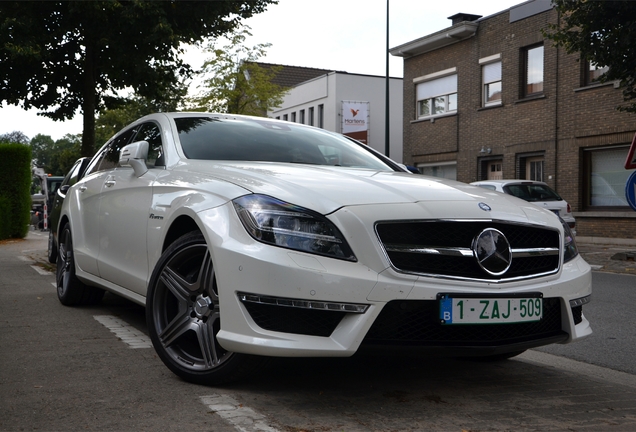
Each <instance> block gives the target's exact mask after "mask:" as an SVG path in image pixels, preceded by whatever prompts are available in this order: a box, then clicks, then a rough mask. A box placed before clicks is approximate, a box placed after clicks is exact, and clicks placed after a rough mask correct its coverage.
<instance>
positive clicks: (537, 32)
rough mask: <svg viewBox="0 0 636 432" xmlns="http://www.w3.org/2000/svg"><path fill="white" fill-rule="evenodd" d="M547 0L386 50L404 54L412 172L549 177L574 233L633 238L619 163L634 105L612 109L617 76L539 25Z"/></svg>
mask: <svg viewBox="0 0 636 432" xmlns="http://www.w3.org/2000/svg"><path fill="white" fill-rule="evenodd" d="M558 18H559V17H558V13H557V11H556V10H554V9H553V8H552V6H551V3H550V1H549V0H534V1H529V2H526V3H522V4H521V5H518V6H516V7H513V8H511V9H508V10H505V11H502V12H499V13H497V14H494V15H491V16H488V17H483V18H482V17H480V16H477V15H468V14H457V15H454V16H451V17H449V19H451V20H452V25H451V27H448V28H446V29H443V30H441V31H439V32H436V33H433V34H431V35H427V36H424V37H422V38H419V39H417V40H414V41H411V42H408V43H406V44H403V45H401V46H398V47H395V48H393V49H391V50H390V52H391V54H392V55H394V56H400V57H403V58H404V141H403V146H404V147H403V148H404V156H403V160H404V163H406V164H411V165H415V166H417V167H418V168H419V169H420V171H421V172H423V173H425V174H429V175H435V176H439V177H446V178H451V179H456V180H459V181H462V182H467V183H469V182H472V181H476V180H486V179H491V178H519V179H533V180H542V181H545V182H547V183H548V184H549V185H550V186H551V187H553V188H554V189H555V190H556V191H557V192H558V193H559V194H560V195H561V196H562V197H563V198H564V199H566V200H567V201H568V202H569V203H570V204H571V206H572V208H573V211H574V212H575V213H574V215H575V217H576V219H577V232H578V236H579V237H584V238H586V240H591V241H598V242H604V241H607V242H612V243H627V244H631V243H634V244H636V240H634V239H636V212H635V211H633V210H632V209H631V208H630V207H629V206H628V204H627V201H626V199H625V194H624V190H625V182H626V180H627V178H628V177H629V175H630V174H631V172H632V171H633V170H631V171H628V170H625V169H624V167H623V164H624V161H625V159H626V156H627V152H628V149H629V145H630V143H631V141H632V138H633V136H634V133H635V132H636V115H634V114H628V113H624V112H619V111H617V110H616V109H615V107H616V106H617V105H619V104H620V103H621V102H622V101H623V99H622V92H621V90H619V89H618V88H617V87H618V85H617V83H606V84H599V83H598V82H597V81H596V79H597V78H598V76H599V75H600V74H601V73H602V72H603V70H604V69H603V68H598V67H596V66H594V65H590V64H589V63H586V62H583V61H580V58H579V56H578V55H568V54H567V53H566V52H565V50H564V49H563V48H556V47H554V46H553V44H552V42H551V41H549V40H546V39H545V38H544V37H543V35H542V32H541V30H542V29H543V28H545V27H546V25H547V24H548V23H556V22H557V21H558Z"/></svg>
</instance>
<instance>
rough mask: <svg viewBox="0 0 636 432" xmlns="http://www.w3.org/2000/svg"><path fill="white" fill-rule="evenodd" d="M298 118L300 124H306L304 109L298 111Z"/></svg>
mask: <svg viewBox="0 0 636 432" xmlns="http://www.w3.org/2000/svg"><path fill="white" fill-rule="evenodd" d="M298 116H299V118H298V122H299V123H300V124H305V110H304V109H303V110H300V111H298Z"/></svg>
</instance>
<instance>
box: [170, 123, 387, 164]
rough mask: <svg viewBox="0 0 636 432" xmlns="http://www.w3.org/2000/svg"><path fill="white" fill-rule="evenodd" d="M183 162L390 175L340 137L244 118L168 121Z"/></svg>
mask: <svg viewBox="0 0 636 432" xmlns="http://www.w3.org/2000/svg"><path fill="white" fill-rule="evenodd" d="M174 121H175V124H176V125H177V130H178V132H179V140H180V142H181V147H182V148H183V152H184V153H185V155H186V157H187V158H188V159H203V160H219V161H260V162H285V163H297V164H310V165H330V166H343V167H355V168H370V169H375V170H382V171H393V170H392V168H391V167H390V166H389V165H387V164H386V163H384V162H383V161H382V160H381V159H379V158H378V157H376V156H375V155H373V154H372V153H371V152H369V151H367V150H365V149H364V148H362V147H361V146H360V145H358V144H356V143H353V142H351V141H349V140H347V139H346V138H344V137H342V136H340V135H337V134H333V133H331V132H327V131H324V130H321V129H315V128H308V127H303V126H300V125H299V126H296V125H293V124H289V123H284V122H279V121H274V120H268V119H262V120H260V119H250V118H240V117H239V118H221V117H212V116H201V117H181V118H175V119H174Z"/></svg>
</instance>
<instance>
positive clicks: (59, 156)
mask: <svg viewBox="0 0 636 432" xmlns="http://www.w3.org/2000/svg"><path fill="white" fill-rule="evenodd" d="M81 142H82V140H81V137H80V136H79V135H73V134H66V135H64V137H63V138H61V139H59V140H57V141H53V139H52V138H51V137H50V136H48V135H42V134H37V135H36V136H34V137H33V138H32V139H31V154H32V158H33V163H34V164H35V166H37V167H40V168H43V169H44V172H46V173H47V174H51V175H56V176H63V175H66V173H67V172H68V170H69V169H70V168H71V167H72V166H73V163H75V161H76V160H77V159H79V158H80V157H81V151H80V148H81Z"/></svg>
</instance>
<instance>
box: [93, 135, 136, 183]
mask: <svg viewBox="0 0 636 432" xmlns="http://www.w3.org/2000/svg"><path fill="white" fill-rule="evenodd" d="M138 129H139V127H136V128H131V129H128V130H127V131H125V132H123V133H122V134H120V135H119V136H118V137H116V138H115V139H113V140H111V141H110V143H109V144H107V145H106V146H105V147H104V148H102V149H101V150H100V152H99V153H98V154H97V155H95V157H94V158H93V160H92V161H91V162H90V165H89V166H88V168H86V175H90V174H92V173H95V172H98V171H106V170H112V169H115V168H117V166H118V165H119V151H120V150H121V149H122V148H123V147H124V146H125V145H126V144H128V143H129V142H130V140H131V138H132V137H133V135H134V134H135V132H137V130H138Z"/></svg>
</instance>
